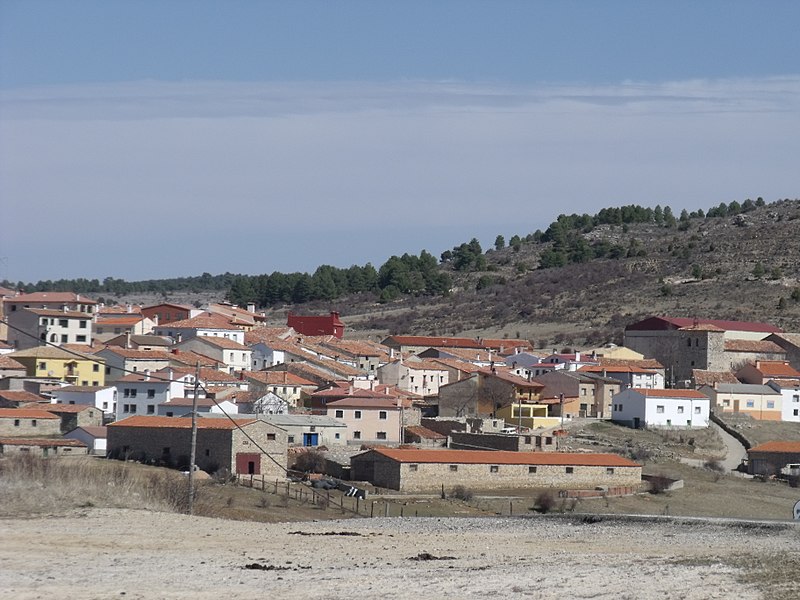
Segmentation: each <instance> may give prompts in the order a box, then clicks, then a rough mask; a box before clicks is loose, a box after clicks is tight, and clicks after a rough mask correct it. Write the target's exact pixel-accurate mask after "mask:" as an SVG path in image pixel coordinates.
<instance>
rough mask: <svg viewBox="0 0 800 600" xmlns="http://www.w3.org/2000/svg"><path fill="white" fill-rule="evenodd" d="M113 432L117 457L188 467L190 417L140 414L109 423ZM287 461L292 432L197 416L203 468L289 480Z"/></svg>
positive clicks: (111, 439)
mask: <svg viewBox="0 0 800 600" xmlns="http://www.w3.org/2000/svg"><path fill="white" fill-rule="evenodd" d="M107 431H108V453H109V456H111V457H113V458H120V459H128V458H129V459H133V460H138V461H141V462H157V463H162V464H168V465H175V466H178V467H179V468H187V469H188V466H189V456H190V454H191V437H192V420H191V419H190V418H187V417H155V416H153V417H148V416H134V417H128V418H127V419H123V420H121V421H117V422H116V423H112V424H110V425H108V427H107ZM245 434H246V435H245ZM286 463H287V441H286V432H285V431H284V430H283V429H281V428H279V427H276V426H275V425H272V424H270V423H267V422H265V421H258V420H256V419H241V418H239V419H236V420H235V421H231V420H230V419H227V418H218V417H202V418H199V419H197V451H196V465H197V466H198V467H199V468H200V469H201V470H203V471H206V472H209V473H213V472H216V471H218V470H220V469H226V470H228V471H229V472H230V473H237V474H245V475H246V474H252V475H264V476H265V477H270V478H271V477H274V478H276V479H284V478H285V477H286V468H287V464H286Z"/></svg>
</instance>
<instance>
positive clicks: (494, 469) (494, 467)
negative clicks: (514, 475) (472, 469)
mask: <svg viewBox="0 0 800 600" xmlns="http://www.w3.org/2000/svg"><path fill="white" fill-rule="evenodd" d="M499 472H500V467H499V466H498V465H490V466H489V473H499Z"/></svg>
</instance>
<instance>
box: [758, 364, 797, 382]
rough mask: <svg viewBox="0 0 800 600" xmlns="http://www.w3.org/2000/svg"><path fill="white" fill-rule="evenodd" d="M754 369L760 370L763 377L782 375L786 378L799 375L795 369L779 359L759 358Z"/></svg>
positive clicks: (793, 377)
mask: <svg viewBox="0 0 800 600" xmlns="http://www.w3.org/2000/svg"><path fill="white" fill-rule="evenodd" d="M756 369H757V370H758V371H760V372H761V373H762V374H763V375H764V377H783V378H786V379H795V378H797V377H800V372H798V371H797V369H795V368H794V367H792V366H791V365H790V364H789V363H787V362H785V361H781V360H759V361H758V362H757V364H756Z"/></svg>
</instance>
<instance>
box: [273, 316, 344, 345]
mask: <svg viewBox="0 0 800 600" xmlns="http://www.w3.org/2000/svg"><path fill="white" fill-rule="evenodd" d="M286 325H287V326H288V327H291V328H292V329H294V330H295V331H296V332H297V333H300V334H302V335H332V336H335V337H337V338H339V339H341V338H342V337H343V336H344V328H345V324H344V323H342V321H341V320H340V319H339V313H338V312H334V311H331V313H330V314H329V315H328V316H327V317H313V316H305V315H295V314H292V313H291V312H290V313H289V315H288V316H287V320H286Z"/></svg>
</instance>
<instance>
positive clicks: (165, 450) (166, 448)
mask: <svg viewBox="0 0 800 600" xmlns="http://www.w3.org/2000/svg"><path fill="white" fill-rule="evenodd" d="M161 454H169V446H164V449H163V450H162V451H161Z"/></svg>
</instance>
